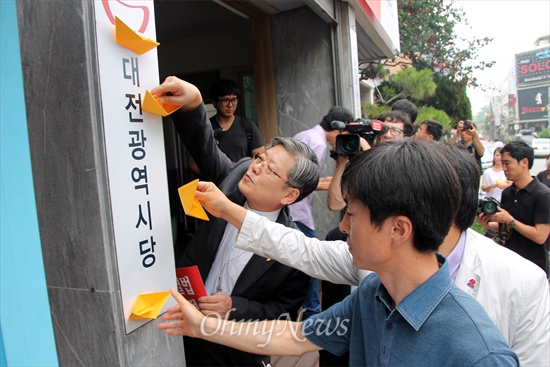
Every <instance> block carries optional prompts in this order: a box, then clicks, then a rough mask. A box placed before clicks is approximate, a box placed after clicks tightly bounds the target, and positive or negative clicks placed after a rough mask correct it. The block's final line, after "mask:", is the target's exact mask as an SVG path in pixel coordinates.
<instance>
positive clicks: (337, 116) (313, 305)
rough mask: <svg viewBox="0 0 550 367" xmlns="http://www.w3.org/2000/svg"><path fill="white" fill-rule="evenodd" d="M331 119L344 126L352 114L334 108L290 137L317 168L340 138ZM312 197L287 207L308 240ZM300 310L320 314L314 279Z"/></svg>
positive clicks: (311, 226) (313, 233) (311, 234)
mask: <svg viewBox="0 0 550 367" xmlns="http://www.w3.org/2000/svg"><path fill="white" fill-rule="evenodd" d="M335 120H336V121H341V123H342V124H346V123H348V122H350V121H352V120H353V115H352V113H351V112H350V111H349V110H348V109H347V108H344V107H340V106H334V107H332V108H331V109H330V110H329V111H328V113H327V114H326V115H325V116H324V117H323V119H322V120H321V122H320V123H319V124H318V125H316V126H314V127H313V128H312V129H309V130H305V131H301V132H299V133H298V134H296V135H294V139H296V140H299V141H301V142H303V143H305V144H307V145H309V146H310V147H311V148H312V149H313V151H314V152H315V155H316V156H317V160H318V162H319V167H323V163H324V161H325V157H326V154H327V143H328V144H330V146H331V147H332V148H334V147H335V145H336V139H337V137H338V135H340V131H339V130H338V129H336V128H335V127H334V126H332V122H333V121H335ZM330 180H331V177H322V178H321V179H320V180H319V186H318V187H317V190H327V189H328V186H329V185H325V186H324V187H323V186H321V185H322V184H323V182H327V181H330ZM314 195H315V193H311V194H309V195H308V196H306V197H305V198H304V199H303V200H301V201H299V202H297V203H295V204H292V205H290V206H289V209H290V215H291V216H292V219H293V220H294V223H295V224H296V226H298V228H299V229H300V231H302V232H303V233H304V234H305V235H306V236H308V237H315V238H317V232H316V231H315V223H314V220H313V199H314ZM303 308H304V310H305V311H304V315H303V318H304V319H307V318H308V317H309V316H311V315H314V314H316V313H319V312H320V311H321V299H320V296H319V280H318V279H314V278H312V279H311V281H310V283H309V288H308V292H307V296H306V299H305V300H304V304H303Z"/></svg>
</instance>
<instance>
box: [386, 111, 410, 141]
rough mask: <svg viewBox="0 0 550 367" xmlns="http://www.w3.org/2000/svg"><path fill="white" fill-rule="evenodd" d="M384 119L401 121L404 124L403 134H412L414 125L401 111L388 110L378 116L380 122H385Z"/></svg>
mask: <svg viewBox="0 0 550 367" xmlns="http://www.w3.org/2000/svg"><path fill="white" fill-rule="evenodd" d="M386 119H390V121H389V122H402V123H403V126H404V129H403V133H404V135H405V136H412V135H413V134H414V125H413V124H412V122H411V120H410V119H409V116H408V115H407V114H406V113H404V112H403V111H397V110H396V111H390V112H386V113H384V114H383V115H380V116H379V117H378V120H380V121H382V122H386Z"/></svg>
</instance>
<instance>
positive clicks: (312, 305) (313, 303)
mask: <svg viewBox="0 0 550 367" xmlns="http://www.w3.org/2000/svg"><path fill="white" fill-rule="evenodd" d="M294 223H295V224H296V226H297V227H298V229H300V231H302V233H303V234H305V235H306V236H308V237H310V238H313V237H315V238H317V232H315V230H314V229H311V228H309V227H308V226H306V225H305V224H303V223H301V222H294ZM302 307H303V308H304V309H305V312H304V319H305V318H307V317H309V316H311V315H313V314H316V313H319V312H320V311H321V298H320V297H319V279H316V278H311V280H310V281H309V285H308V289H307V294H306V299H305V300H304V303H303V304H302Z"/></svg>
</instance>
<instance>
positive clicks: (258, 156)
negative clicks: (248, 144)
mask: <svg viewBox="0 0 550 367" xmlns="http://www.w3.org/2000/svg"><path fill="white" fill-rule="evenodd" d="M252 159H254V163H255V164H258V163H259V164H261V165H262V169H263V168H264V167H266V169H265V170H264V172H265V173H266V174H267V175H270V174H272V173H273V174H274V175H275V176H277V177H279V178H280V179H281V180H283V181H284V178H282V177H281V175H280V174H278V173H277V172H275V171H273V170H272V169H271V167H269V163H267V161H266V160H265V158H264V157H262V155H261V154H258V153H254V156H252ZM264 163H265V164H264Z"/></svg>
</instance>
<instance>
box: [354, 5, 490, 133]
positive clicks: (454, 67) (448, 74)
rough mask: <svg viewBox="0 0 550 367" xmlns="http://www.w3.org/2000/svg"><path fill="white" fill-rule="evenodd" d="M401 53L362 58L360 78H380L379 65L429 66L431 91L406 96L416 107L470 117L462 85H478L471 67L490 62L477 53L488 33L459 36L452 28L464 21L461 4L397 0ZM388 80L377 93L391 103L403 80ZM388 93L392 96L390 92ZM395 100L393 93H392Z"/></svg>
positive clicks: (486, 41)
mask: <svg viewBox="0 0 550 367" xmlns="http://www.w3.org/2000/svg"><path fill="white" fill-rule="evenodd" d="M398 14H399V33H400V41H401V54H400V55H399V56H401V58H400V59H396V60H384V61H373V62H367V63H362V64H361V65H360V69H361V78H362V79H372V80H381V79H384V76H385V75H384V73H385V72H386V71H385V70H384V66H401V67H402V68H407V67H409V66H410V65H412V66H414V67H415V68H416V69H417V70H418V72H421V71H423V70H430V71H431V72H433V73H434V74H433V80H434V82H435V83H436V85H437V91H436V93H435V94H431V95H429V96H421V97H415V96H413V95H412V94H410V95H409V96H408V97H406V98H409V97H410V98H409V99H411V100H414V102H415V103H416V104H417V106H419V107H420V106H433V107H435V108H437V109H441V110H443V111H445V112H446V113H447V114H448V115H449V116H450V117H451V119H453V120H455V123H456V121H459V120H461V119H464V118H471V105H470V101H469V99H468V97H467V95H466V87H467V86H473V87H477V86H479V85H478V83H477V80H476V79H475V78H474V77H473V73H474V71H475V70H484V69H485V68H490V67H491V66H492V65H493V64H494V61H491V62H484V61H478V60H477V57H478V52H479V50H480V49H482V48H483V47H485V46H486V45H487V44H489V43H490V42H491V41H492V38H489V37H484V38H473V39H464V38H461V37H459V35H457V34H456V33H455V27H456V26H457V25H458V24H464V25H466V26H468V21H467V19H466V17H465V13H464V11H463V10H462V8H460V7H458V6H457V3H456V2H455V1H453V0H403V1H399V2H398ZM406 84H407V83H406V82H403V81H401V83H400V84H397V83H394V82H393V81H392V80H391V78H390V80H388V81H386V82H383V83H382V84H381V85H380V88H379V89H380V91H381V92H380V93H379V94H378V93H377V96H376V97H377V98H378V100H379V102H380V103H390V102H389V101H391V98H392V97H394V96H395V95H398V94H399V95H400V96H399V97H396V98H403V97H404V95H403V94H406V93H407V92H405V91H404V88H403V87H402V85H406ZM392 93H393V95H392ZM394 99H395V98H394Z"/></svg>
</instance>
